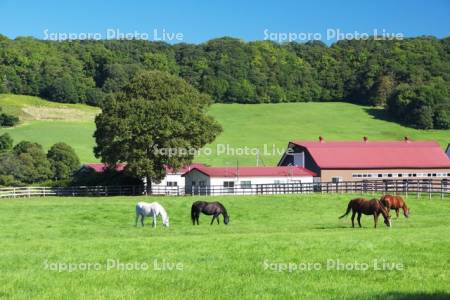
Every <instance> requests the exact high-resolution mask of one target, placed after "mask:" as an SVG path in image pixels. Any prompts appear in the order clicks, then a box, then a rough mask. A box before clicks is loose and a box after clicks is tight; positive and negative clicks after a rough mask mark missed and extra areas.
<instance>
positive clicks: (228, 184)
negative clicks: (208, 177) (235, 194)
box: [223, 181, 234, 188]
mask: <svg viewBox="0 0 450 300" xmlns="http://www.w3.org/2000/svg"><path fill="white" fill-rule="evenodd" d="M223 187H224V188H234V181H224V182H223Z"/></svg>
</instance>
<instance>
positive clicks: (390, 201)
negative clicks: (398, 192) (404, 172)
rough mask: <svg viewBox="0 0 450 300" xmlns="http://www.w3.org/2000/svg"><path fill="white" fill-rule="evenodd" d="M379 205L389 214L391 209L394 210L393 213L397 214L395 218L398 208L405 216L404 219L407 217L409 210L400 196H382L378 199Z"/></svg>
mask: <svg viewBox="0 0 450 300" xmlns="http://www.w3.org/2000/svg"><path fill="white" fill-rule="evenodd" d="M380 202H381V204H383V205H384V207H386V210H387V211H388V212H389V211H390V210H391V209H394V210H395V213H396V214H397V218H398V216H399V212H400V208H401V209H403V215H405V217H406V218H408V217H409V208H408V206H406V202H405V200H403V198H402V197H400V196H392V195H384V196H383V197H381V199H380Z"/></svg>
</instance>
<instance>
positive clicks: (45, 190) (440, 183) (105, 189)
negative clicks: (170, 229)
mask: <svg viewBox="0 0 450 300" xmlns="http://www.w3.org/2000/svg"><path fill="white" fill-rule="evenodd" d="M302 193H373V194H375V193H390V194H404V195H406V196H408V195H417V197H420V196H423V195H427V196H429V197H430V198H431V195H432V194H438V195H440V197H441V198H444V197H448V196H450V182H449V181H448V180H445V179H444V180H389V181H387V180H383V181H382V180H377V181H348V182H314V183H279V184H253V185H244V186H241V185H236V186H233V187H224V186H195V187H192V188H187V187H186V188H184V187H179V186H158V185H157V186H153V187H152V188H151V190H147V189H146V188H145V187H144V186H74V187H9V188H0V198H18V197H45V196H120V195H123V196H132V195H146V194H150V195H168V196H169V195H170V196H182V195H193V196H194V195H195V196H196V195H211V196H214V195H265V194H302Z"/></svg>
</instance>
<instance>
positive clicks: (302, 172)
mask: <svg viewBox="0 0 450 300" xmlns="http://www.w3.org/2000/svg"><path fill="white" fill-rule="evenodd" d="M192 170H198V171H200V172H202V173H203V174H205V175H208V176H209V177H238V176H240V177H285V176H286V177H287V176H289V177H302V176H316V174H315V173H314V172H312V171H310V170H308V169H305V168H302V167H294V166H284V167H239V168H236V167H194V168H192V169H191V170H189V171H187V172H186V173H185V174H184V175H183V176H185V175H186V174H187V173H189V172H190V171H192Z"/></svg>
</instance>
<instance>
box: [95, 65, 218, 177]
mask: <svg viewBox="0 0 450 300" xmlns="http://www.w3.org/2000/svg"><path fill="white" fill-rule="evenodd" d="M210 104H211V100H210V98H209V97H208V96H207V95H206V94H202V93H200V92H198V91H197V90H196V89H195V88H193V87H192V86H190V85H189V84H188V83H186V82H185V81H184V80H182V79H180V78H178V77H176V76H173V75H170V74H168V73H165V72H160V71H147V72H142V73H139V74H137V75H136V76H135V77H134V78H133V79H132V80H131V81H130V83H129V84H128V85H127V86H126V87H125V89H124V92H123V93H120V94H118V95H117V96H115V97H114V98H113V99H110V100H109V101H106V102H105V104H104V106H103V107H102V113H101V114H100V115H98V116H97V118H96V120H95V122H96V125H97V129H96V131H95V134H94V136H95V139H96V142H97V146H96V147H95V149H94V152H95V155H96V156H97V157H101V159H102V161H103V162H105V163H107V164H108V165H115V164H117V163H119V162H126V163H127V171H128V172H130V173H131V174H133V175H134V176H136V177H138V178H146V179H147V182H148V183H151V181H154V182H158V181H160V180H161V179H163V178H164V176H165V166H170V167H172V168H174V169H178V168H180V167H183V166H185V165H187V164H189V163H191V162H192V160H193V158H194V154H195V152H194V151H193V150H198V149H200V148H201V147H203V146H204V145H206V144H207V143H211V142H212V141H213V140H214V139H215V137H216V136H217V135H218V134H219V133H220V132H221V127H220V125H219V124H218V123H217V122H216V121H215V120H214V119H213V118H212V117H211V116H209V115H207V108H208V106H209V105H210Z"/></svg>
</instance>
